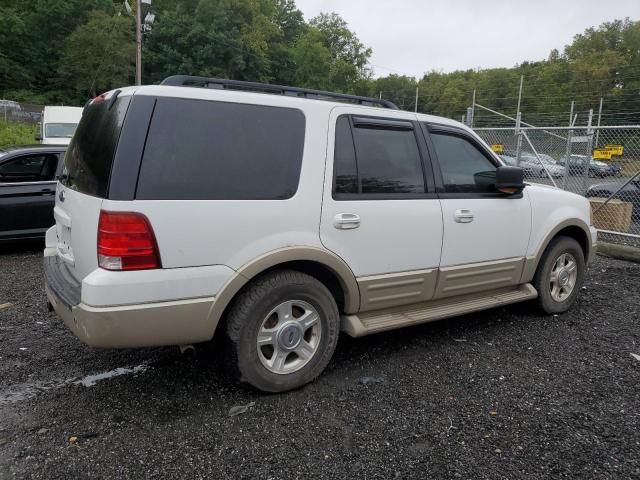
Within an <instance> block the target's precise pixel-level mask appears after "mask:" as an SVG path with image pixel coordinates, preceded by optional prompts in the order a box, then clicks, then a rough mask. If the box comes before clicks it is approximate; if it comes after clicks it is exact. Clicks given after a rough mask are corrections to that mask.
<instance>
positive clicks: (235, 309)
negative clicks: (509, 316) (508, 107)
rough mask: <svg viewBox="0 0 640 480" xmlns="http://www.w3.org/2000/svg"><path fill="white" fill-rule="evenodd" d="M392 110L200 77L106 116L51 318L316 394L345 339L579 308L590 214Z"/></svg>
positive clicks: (64, 247)
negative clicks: (215, 359) (529, 307)
mask: <svg viewBox="0 0 640 480" xmlns="http://www.w3.org/2000/svg"><path fill="white" fill-rule="evenodd" d="M194 87H209V88H194ZM211 87H214V88H211ZM265 93H272V94H270V95H269V94H265ZM274 93H275V94H274ZM394 107H395V106H394V105H393V104H390V103H389V102H385V101H378V100H375V99H369V98H362V97H354V96H348V95H340V94H332V93H328V92H317V91H311V90H303V89H295V88H289V87H277V86H272V85H263V84H248V83H242V82H232V81H224V80H216V79H204V78H200V77H170V78H169V79H167V80H165V81H164V82H163V84H162V85H156V86H142V87H129V88H123V89H120V90H115V91H112V92H108V93H106V94H104V95H101V96H99V97H97V98H95V99H94V100H93V101H92V102H91V104H89V105H88V106H87V107H86V108H85V109H84V113H83V116H82V120H81V122H80V125H79V126H78V129H77V131H76V133H75V136H74V137H73V140H72V142H71V145H70V147H69V149H68V151H67V154H66V157H65V172H64V174H63V175H62V178H61V181H60V182H59V184H58V187H57V192H56V206H55V211H54V214H55V219H56V225H55V227H53V228H51V229H50V230H49V231H48V232H47V239H46V249H45V252H44V255H45V275H46V290H47V295H48V298H49V301H50V303H51V305H52V306H53V308H54V309H55V310H56V312H57V313H58V315H60V317H62V318H63V319H64V322H65V323H66V324H67V325H68V326H69V328H71V330H72V331H73V332H74V333H75V334H76V335H77V336H78V337H79V338H80V339H81V340H83V341H84V342H86V343H87V344H89V345H93V346H96V347H142V346H154V345H190V344H193V343H196V342H207V341H209V340H211V339H212V338H213V336H214V335H215V334H219V335H224V336H225V337H226V338H225V339H226V344H227V345H228V347H229V354H228V359H229V363H230V364H231V366H232V369H233V370H234V371H235V373H236V375H237V378H238V379H239V380H240V381H241V382H243V383H245V384H249V385H251V386H253V387H255V388H258V389H261V390H265V391H284V390H289V389H292V388H296V387H299V386H301V385H303V384H305V383H307V382H309V381H311V380H313V379H314V378H315V377H317V376H318V375H319V374H320V373H321V372H322V371H323V369H324V368H325V367H326V365H327V363H328V362H329V359H330V358H331V355H332V354H333V351H334V349H335V346H336V343H337V340H338V335H339V333H340V332H341V331H342V332H343V333H346V334H347V335H351V336H354V337H357V336H361V335H368V334H371V333H376V332H382V331H385V330H391V329H394V328H399V327H404V326H408V325H415V324H418V323H423V322H429V321H432V320H437V319H441V318H445V317H450V316H454V315H459V314H462V313H468V312H473V311H477V310H482V309H487V308H491V307H496V306H498V305H506V304H509V303H514V302H519V301H525V300H530V299H536V298H537V302H538V304H539V305H540V306H541V307H542V310H543V311H544V312H546V313H557V312H563V311H565V310H567V309H568V308H569V307H570V306H571V304H572V303H573V302H574V300H575V299H576V296H577V295H578V292H579V290H580V285H581V282H582V280H583V277H584V272H585V265H586V264H588V261H589V258H590V257H591V256H592V255H593V253H594V250H595V241H596V233H595V229H594V228H593V227H591V226H590V223H591V222H590V208H589V203H588V202H587V200H586V199H585V198H583V197H580V196H578V195H574V194H571V193H567V192H563V191H561V190H557V189H554V188H550V187H547V186H542V185H532V184H527V185H525V184H524V183H523V179H522V171H521V170H520V169H518V168H515V167H508V166H504V165H503V164H502V162H501V161H500V160H499V159H498V158H497V157H496V155H495V154H493V153H492V152H491V150H490V149H489V148H488V147H487V145H486V144H485V143H484V142H483V141H482V140H481V139H480V138H478V136H477V135H476V134H475V133H473V131H471V130H470V129H469V128H467V127H465V126H464V125H462V124H460V123H458V122H455V121H452V120H448V119H446V118H440V117H434V116H430V115H421V114H416V113H412V112H404V111H399V110H397V109H396V108H394ZM525 187H526V188H525Z"/></svg>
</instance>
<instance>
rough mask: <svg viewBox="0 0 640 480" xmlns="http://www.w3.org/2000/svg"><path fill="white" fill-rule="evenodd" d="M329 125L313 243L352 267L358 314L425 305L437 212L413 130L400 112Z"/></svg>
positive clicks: (344, 118) (436, 243) (436, 245)
mask: <svg viewBox="0 0 640 480" xmlns="http://www.w3.org/2000/svg"><path fill="white" fill-rule="evenodd" d="M352 112H353V109H349V108H348V107H336V108H335V109H334V110H333V112H332V115H331V117H330V121H329V136H328V138H329V140H328V141H329V145H328V149H327V150H328V153H327V162H326V169H325V188H324V200H323V204H322V218H321V226H320V238H321V240H322V243H323V244H324V246H325V247H326V248H328V249H329V250H331V251H333V252H334V253H336V254H337V255H338V256H340V257H341V258H342V259H343V260H344V261H345V262H346V263H347V264H348V265H349V267H350V268H351V269H352V270H353V272H354V274H355V276H356V278H357V280H358V283H359V286H360V293H361V304H360V310H374V309H381V308H385V307H389V306H394V305H401V304H408V303H416V302H420V301H424V300H429V299H431V298H432V296H433V291H434V288H435V280H436V277H437V268H438V262H439V260H440V250H441V247H442V212H441V209H440V202H439V200H438V198H437V196H436V194H435V190H434V182H433V174H432V173H431V169H430V167H429V168H425V167H426V165H428V158H427V153H426V148H425V146H424V142H423V139H421V137H420V135H421V132H420V126H419V124H418V123H416V121H415V120H416V117H415V115H413V114H410V113H406V112H388V113H387V112H384V114H381V115H380V116H379V117H371V116H359V115H356V114H354V113H352Z"/></svg>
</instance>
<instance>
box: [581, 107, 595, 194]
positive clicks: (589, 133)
mask: <svg viewBox="0 0 640 480" xmlns="http://www.w3.org/2000/svg"><path fill="white" fill-rule="evenodd" d="M592 123H593V108H591V109H589V120H588V121H587V137H589V140H587V161H586V165H585V168H584V176H583V177H582V191H583V192H584V191H586V189H587V179H588V178H589V168H590V167H591V162H592V161H593V158H591V155H592V150H591V149H592V146H593V128H592Z"/></svg>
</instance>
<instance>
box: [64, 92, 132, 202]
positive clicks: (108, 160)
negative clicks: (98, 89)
mask: <svg viewBox="0 0 640 480" xmlns="http://www.w3.org/2000/svg"><path fill="white" fill-rule="evenodd" d="M130 101H131V97H130V96H126V97H118V98H117V100H116V101H115V103H114V104H113V105H112V106H111V108H109V103H110V102H109V100H106V101H103V102H99V103H94V104H91V105H88V106H86V107H85V108H84V111H83V112H82V119H81V120H80V123H79V124H78V128H77V130H76V132H75V135H74V136H73V139H72V140H71V143H70V144H69V148H68V149H67V153H66V154H65V156H64V164H65V174H66V178H65V180H64V184H65V185H67V186H68V187H69V188H72V189H74V190H77V191H79V192H82V193H86V194H87V195H92V196H95V197H102V198H106V197H107V191H108V189H109V176H110V175H111V165H112V164H113V157H114V155H115V152H116V146H117V144H118V138H119V137H120V131H121V130H122V124H123V122H124V117H125V114H126V113H127V108H128V107H129V102H130Z"/></svg>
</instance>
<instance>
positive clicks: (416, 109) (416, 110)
mask: <svg viewBox="0 0 640 480" xmlns="http://www.w3.org/2000/svg"><path fill="white" fill-rule="evenodd" d="M414 112H416V113H418V86H417V85H416V108H415V110H414Z"/></svg>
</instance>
